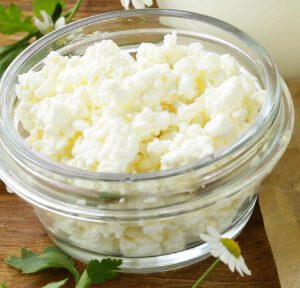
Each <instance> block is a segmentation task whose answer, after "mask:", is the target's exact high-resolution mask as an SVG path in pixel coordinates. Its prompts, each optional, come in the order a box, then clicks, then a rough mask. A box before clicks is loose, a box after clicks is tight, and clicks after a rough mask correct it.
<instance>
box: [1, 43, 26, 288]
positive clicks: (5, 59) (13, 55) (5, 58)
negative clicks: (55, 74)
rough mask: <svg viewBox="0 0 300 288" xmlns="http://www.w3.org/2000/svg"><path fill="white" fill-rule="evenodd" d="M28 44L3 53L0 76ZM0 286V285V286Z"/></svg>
mask: <svg viewBox="0 0 300 288" xmlns="http://www.w3.org/2000/svg"><path fill="white" fill-rule="evenodd" d="M28 45H29V44H27V45H26V44H25V45H23V46H21V47H15V48H14V50H12V51H10V52H8V53H7V54H5V56H3V57H1V58H0V77H1V76H2V74H3V73H4V71H5V70H6V68H7V67H8V66H9V65H10V63H11V62H12V61H14V59H15V58H16V57H17V56H18V55H19V54H20V53H21V52H22V51H23V50H24V49H25V48H26V47H27V46H28ZM0 288H1V287H0Z"/></svg>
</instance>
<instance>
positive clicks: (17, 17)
mask: <svg viewBox="0 0 300 288" xmlns="http://www.w3.org/2000/svg"><path fill="white" fill-rule="evenodd" d="M35 31H37V29H36V28H35V27H34V25H33V24H32V22H31V18H30V17H23V16H22V10H21V8H20V7H18V6H17V5H15V4H10V5H9V6H8V7H7V8H5V7H4V6H3V5H0V33H3V34H7V35H10V34H14V33H17V32H29V33H33V32H35Z"/></svg>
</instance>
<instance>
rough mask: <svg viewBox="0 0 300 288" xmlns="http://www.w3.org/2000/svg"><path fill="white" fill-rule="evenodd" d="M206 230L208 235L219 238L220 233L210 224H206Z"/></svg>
mask: <svg viewBox="0 0 300 288" xmlns="http://www.w3.org/2000/svg"><path fill="white" fill-rule="evenodd" d="M207 232H208V234H209V235H211V236H212V237H214V238H216V239H220V238H221V234H220V233H219V232H218V231H217V230H216V229H215V228H213V227H212V226H208V227H207Z"/></svg>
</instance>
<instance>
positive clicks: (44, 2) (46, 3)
mask: <svg viewBox="0 0 300 288" xmlns="http://www.w3.org/2000/svg"><path fill="white" fill-rule="evenodd" d="M58 3H59V4H60V5H61V6H62V7H64V5H65V2H64V0H34V1H33V12H34V14H35V15H36V16H40V15H41V14H40V11H42V10H44V11H46V12H47V13H48V14H49V15H50V16H52V15H53V13H54V11H55V8H56V5H57V4H58Z"/></svg>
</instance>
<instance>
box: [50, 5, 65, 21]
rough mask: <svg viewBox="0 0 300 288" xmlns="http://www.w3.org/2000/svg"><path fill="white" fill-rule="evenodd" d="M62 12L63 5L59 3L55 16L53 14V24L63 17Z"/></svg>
mask: <svg viewBox="0 0 300 288" xmlns="http://www.w3.org/2000/svg"><path fill="white" fill-rule="evenodd" d="M62 10H63V7H62V5H61V4H60V3H57V4H56V6H55V9H54V11H53V14H52V21H53V23H55V22H56V21H57V20H58V19H59V17H60V16H61V13H62Z"/></svg>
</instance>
